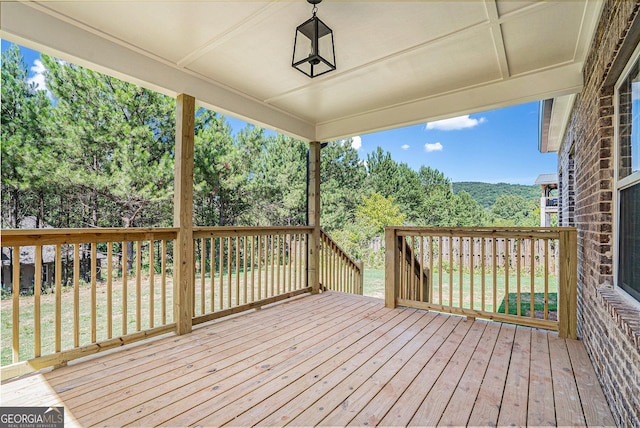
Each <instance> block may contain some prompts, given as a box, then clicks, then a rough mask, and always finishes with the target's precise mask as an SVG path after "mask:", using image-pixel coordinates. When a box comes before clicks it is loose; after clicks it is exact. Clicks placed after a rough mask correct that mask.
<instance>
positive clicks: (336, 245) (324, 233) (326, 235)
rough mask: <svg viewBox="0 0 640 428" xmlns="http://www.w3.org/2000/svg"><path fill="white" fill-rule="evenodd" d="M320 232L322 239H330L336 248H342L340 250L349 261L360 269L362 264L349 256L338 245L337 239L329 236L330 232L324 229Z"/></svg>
mask: <svg viewBox="0 0 640 428" xmlns="http://www.w3.org/2000/svg"><path fill="white" fill-rule="evenodd" d="M320 234H321V235H322V239H326V240H327V241H329V242H330V243H332V244H333V245H334V246H335V247H336V248H338V249H339V250H340V252H341V253H342V254H343V255H344V257H345V258H346V259H347V260H348V261H349V263H351V264H352V265H353V266H355V267H356V268H357V269H360V264H359V263H358V262H357V261H356V260H354V259H353V258H352V257H351V256H349V254H347V253H345V252H344V251H343V250H342V248H341V247H340V245H338V244H337V243H336V241H334V240H333V239H332V238H331V236H329V234H328V233H327V232H325V231H324V229H320Z"/></svg>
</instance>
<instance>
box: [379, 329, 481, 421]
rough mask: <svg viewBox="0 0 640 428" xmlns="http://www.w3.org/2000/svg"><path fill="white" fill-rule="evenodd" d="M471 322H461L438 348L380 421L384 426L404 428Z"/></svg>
mask: <svg viewBox="0 0 640 428" xmlns="http://www.w3.org/2000/svg"><path fill="white" fill-rule="evenodd" d="M472 324H473V321H469V320H466V319H465V320H463V321H461V322H460V323H458V325H456V327H455V328H454V329H453V331H452V332H451V334H450V335H449V336H448V337H447V339H446V340H445V342H444V343H443V344H442V345H441V346H440V348H438V350H437V351H436V353H435V354H434V355H433V358H431V359H430V360H429V362H428V363H427V364H426V365H425V366H424V367H423V369H422V370H420V373H418V375H417V376H416V377H415V379H413V381H412V382H411V384H410V385H409V387H408V388H407V389H406V390H405V391H404V393H403V394H402V395H401V396H400V399H399V400H398V401H397V402H396V403H395V404H394V405H393V406H392V407H391V409H390V410H389V412H388V413H387V414H386V415H385V417H384V418H383V419H382V421H380V423H381V424H382V425H385V426H406V425H408V423H409V421H411V419H412V418H413V416H414V415H415V413H416V411H417V410H418V408H419V407H420V405H421V404H422V401H423V400H424V396H425V394H427V393H429V391H430V390H431V388H432V387H433V385H434V384H435V382H436V381H437V379H438V377H439V376H440V373H442V370H443V369H444V368H445V366H446V365H447V363H448V362H449V360H450V359H451V356H452V355H453V354H454V353H455V352H456V350H457V349H458V347H459V346H460V343H462V340H463V339H464V337H465V336H466V335H467V333H468V331H469V329H470V328H471V326H472Z"/></svg>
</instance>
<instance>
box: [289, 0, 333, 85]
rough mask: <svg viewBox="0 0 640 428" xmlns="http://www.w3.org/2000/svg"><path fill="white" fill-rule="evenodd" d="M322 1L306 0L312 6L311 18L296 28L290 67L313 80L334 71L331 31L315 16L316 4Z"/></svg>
mask: <svg viewBox="0 0 640 428" xmlns="http://www.w3.org/2000/svg"><path fill="white" fill-rule="evenodd" d="M321 1H322V0H307V2H309V3H310V4H312V5H313V10H312V12H313V16H312V17H311V18H310V19H309V20H307V21H305V22H304V23H302V24H301V25H299V26H298V28H296V38H295V41H294V45H293V61H292V63H291V65H292V66H293V67H294V68H295V69H297V70H299V71H300V72H302V73H304V74H306V75H307V76H309V77H311V78H314V77H317V76H320V75H322V74H325V73H328V72H330V71H332V70H335V69H336V59H335V50H334V47H333V31H332V30H331V28H329V27H327V25H326V24H325V23H324V22H322V21H321V20H320V19H319V18H318V17H317V16H316V12H317V11H318V7H317V4H318V3H320V2H321Z"/></svg>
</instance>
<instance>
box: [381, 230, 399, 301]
mask: <svg viewBox="0 0 640 428" xmlns="http://www.w3.org/2000/svg"><path fill="white" fill-rule="evenodd" d="M403 239H404V238H403ZM384 248H385V250H384V305H385V306H386V307H387V308H395V307H396V298H397V297H398V283H399V281H400V266H399V263H398V253H397V252H398V251H399V249H398V244H397V242H396V231H395V229H394V228H393V227H385V228H384Z"/></svg>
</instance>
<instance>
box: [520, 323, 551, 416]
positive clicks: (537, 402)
mask: <svg viewBox="0 0 640 428" xmlns="http://www.w3.org/2000/svg"><path fill="white" fill-rule="evenodd" d="M527 423H528V424H529V425H536V426H553V425H555V424H556V412H555V406H554V403H553V379H552V378H551V358H550V356H549V342H548V340H547V332H544V331H533V332H532V333H531V375H530V379H529V406H528V410H527Z"/></svg>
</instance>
